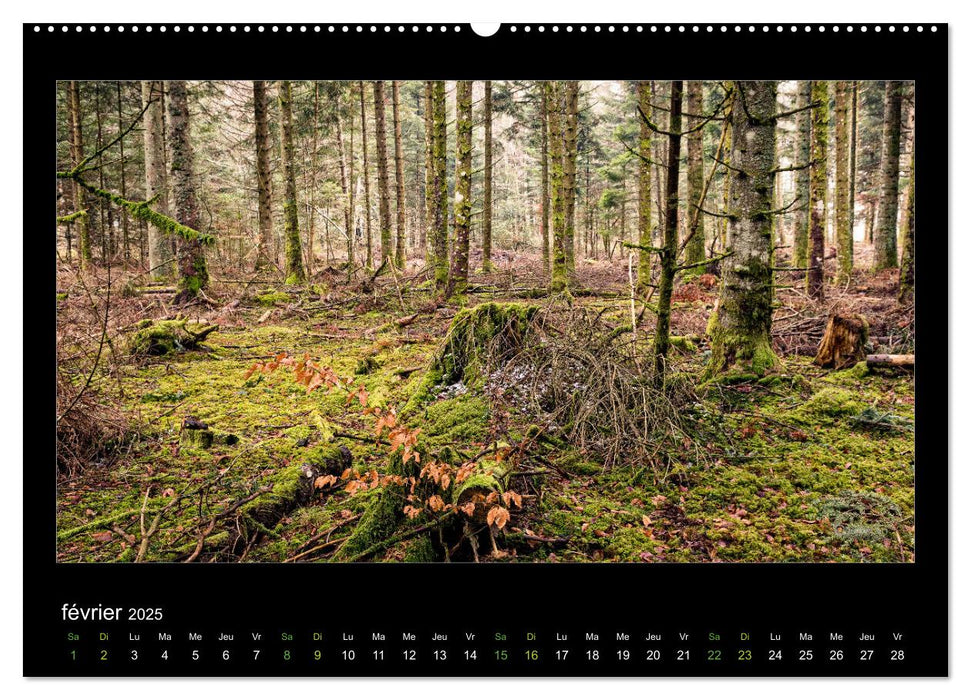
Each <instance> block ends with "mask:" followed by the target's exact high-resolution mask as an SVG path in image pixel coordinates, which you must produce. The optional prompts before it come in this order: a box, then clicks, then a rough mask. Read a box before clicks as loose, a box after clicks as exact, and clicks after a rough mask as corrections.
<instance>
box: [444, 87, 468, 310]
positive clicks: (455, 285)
mask: <svg viewBox="0 0 971 700" xmlns="http://www.w3.org/2000/svg"><path fill="white" fill-rule="evenodd" d="M453 211H454V213H455V248H454V250H453V253H452V270H451V272H450V274H449V277H448V289H447V290H446V297H451V296H452V295H454V294H462V293H463V292H465V288H466V286H467V285H468V280H469V227H470V223H471V218H472V81H471V80H459V81H456V83H455V202H454V208H453Z"/></svg>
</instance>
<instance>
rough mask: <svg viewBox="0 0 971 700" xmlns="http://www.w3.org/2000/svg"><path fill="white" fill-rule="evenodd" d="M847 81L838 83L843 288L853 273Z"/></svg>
mask: <svg viewBox="0 0 971 700" xmlns="http://www.w3.org/2000/svg"><path fill="white" fill-rule="evenodd" d="M850 97H851V90H850V87H849V84H848V83H847V82H846V81H845V80H840V81H838V82H837V83H836V261H837V266H838V273H837V276H836V281H837V282H839V283H841V284H843V283H846V282H847V281H848V280H849V279H850V275H851V274H852V273H853V228H852V226H853V224H852V219H851V216H850V206H851V205H850V154H849V141H850V133H849V121H850V120H849V118H848V117H849V114H848V113H849V100H850Z"/></svg>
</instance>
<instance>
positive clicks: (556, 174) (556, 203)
mask: <svg viewBox="0 0 971 700" xmlns="http://www.w3.org/2000/svg"><path fill="white" fill-rule="evenodd" d="M562 89H563V88H562V86H561V85H559V84H558V83H556V82H555V81H552V80H551V81H549V82H547V83H546V107H547V110H548V111H547V119H548V121H549V139H550V145H549V157H550V188H551V190H552V196H551V198H550V208H551V210H552V215H551V223H552V230H553V231H552V233H553V260H552V265H551V269H550V291H552V292H554V293H555V292H563V291H567V289H568V288H569V276H568V274H567V266H566V242H565V237H566V218H565V214H566V209H565V205H564V202H563V199H564V177H563V131H562V127H561V124H562V119H561V110H562V99H561V91H562Z"/></svg>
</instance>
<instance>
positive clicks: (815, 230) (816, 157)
mask: <svg viewBox="0 0 971 700" xmlns="http://www.w3.org/2000/svg"><path fill="white" fill-rule="evenodd" d="M812 102H813V108H812V123H813V126H812V132H813V138H812V165H811V166H810V168H809V263H808V265H807V267H808V268H809V269H808V270H807V271H806V291H807V292H808V293H809V295H810V296H811V297H812V298H813V299H822V298H823V294H824V287H823V261H824V259H825V257H826V187H827V177H826V166H827V147H828V142H829V84H828V83H827V82H826V81H825V80H814V81H812ZM770 208H771V207H770Z"/></svg>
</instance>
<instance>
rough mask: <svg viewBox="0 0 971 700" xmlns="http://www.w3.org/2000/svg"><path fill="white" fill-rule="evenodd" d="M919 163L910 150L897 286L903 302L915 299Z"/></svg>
mask: <svg viewBox="0 0 971 700" xmlns="http://www.w3.org/2000/svg"><path fill="white" fill-rule="evenodd" d="M916 164H917V160H916V155H915V150H914V149H911V151H910V184H908V185H907V223H906V226H905V228H904V240H903V251H902V254H901V256H900V279H899V282H898V288H897V300H898V301H899V302H900V303H901V304H910V303H913V301H914V246H915V243H916V240H915V238H914V196H915V194H916V190H915V178H914V175H915V166H916Z"/></svg>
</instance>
